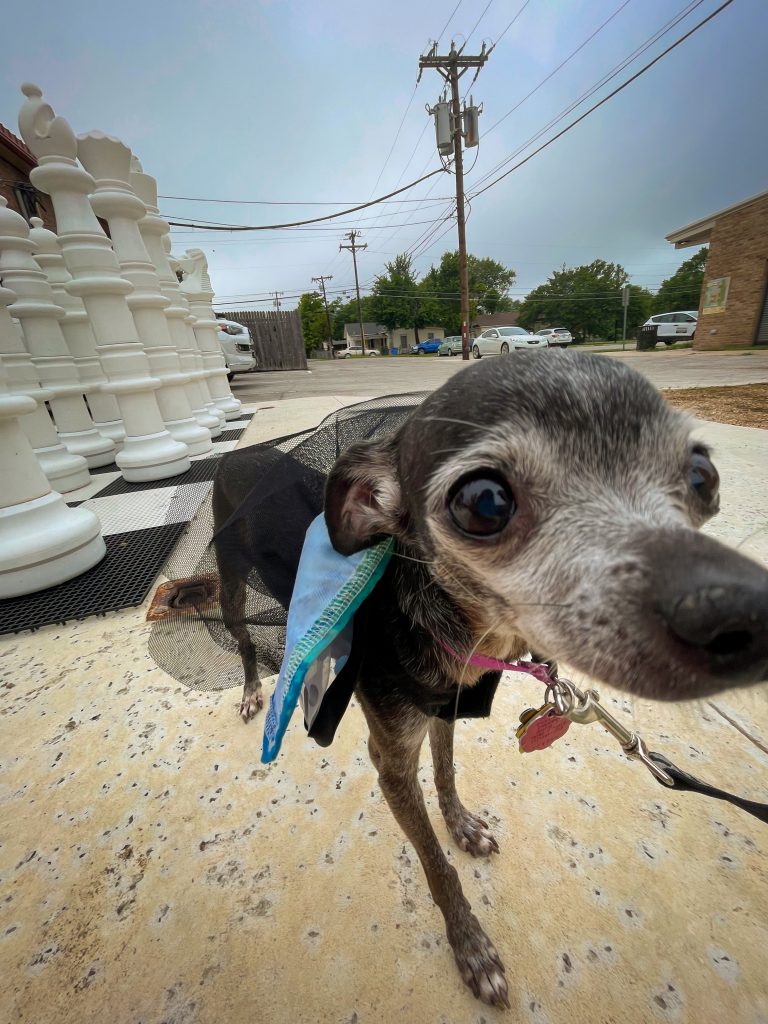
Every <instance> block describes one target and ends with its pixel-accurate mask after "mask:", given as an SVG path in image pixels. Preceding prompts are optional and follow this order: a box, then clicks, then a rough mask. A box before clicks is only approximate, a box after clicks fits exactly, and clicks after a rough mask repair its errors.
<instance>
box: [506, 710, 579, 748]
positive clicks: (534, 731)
mask: <svg viewBox="0 0 768 1024" xmlns="http://www.w3.org/2000/svg"><path fill="white" fill-rule="evenodd" d="M521 717H522V716H521ZM570 727H571V720H570V719H569V718H566V717H565V716H564V715H561V714H558V712H557V709H556V708H554V707H552V705H549V706H547V705H544V707H543V708H541V710H540V711H539V712H536V714H534V715H531V716H530V717H529V718H528V720H527V721H525V722H524V723H523V724H522V725H521V726H520V728H519V729H518V730H517V733H516V735H517V739H518V743H519V746H520V752H521V753H522V754H530V753H531V751H533V750H545V749H546V748H547V747H551V746H552V744H553V743H554V742H555V740H559V739H560V737H561V736H565V734H566V733H567V732H568V730H569V729H570Z"/></svg>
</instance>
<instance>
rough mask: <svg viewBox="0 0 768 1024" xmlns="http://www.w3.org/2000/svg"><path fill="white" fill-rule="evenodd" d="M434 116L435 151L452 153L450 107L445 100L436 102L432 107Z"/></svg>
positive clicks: (445, 153) (444, 153)
mask: <svg viewBox="0 0 768 1024" xmlns="http://www.w3.org/2000/svg"><path fill="white" fill-rule="evenodd" d="M432 113H433V114H434V116H435V139H436V141H437V151H438V153H440V154H441V155H442V156H450V155H451V153H453V133H452V132H451V107H450V104H449V103H446V101H445V100H441V101H440V102H439V103H436V104H435V105H434V107H433V108H432Z"/></svg>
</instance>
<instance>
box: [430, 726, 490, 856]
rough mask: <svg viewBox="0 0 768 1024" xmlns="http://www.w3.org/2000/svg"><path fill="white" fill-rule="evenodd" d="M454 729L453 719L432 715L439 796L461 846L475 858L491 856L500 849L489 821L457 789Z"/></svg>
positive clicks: (434, 767)
mask: <svg viewBox="0 0 768 1024" xmlns="http://www.w3.org/2000/svg"><path fill="white" fill-rule="evenodd" d="M453 728H454V723H453V722H444V721H443V720H442V719H441V718H432V719H430V722H429V745H430V747H431V749H432V768H433V771H434V773H435V786H436V788H437V799H438V801H439V803H440V810H441V811H442V812H443V817H444V818H445V824H446V825H447V826H448V831H449V832H450V833H451V835H452V836H453V838H454V840H455V841H456V844H457V845H458V846H459V848H460V849H462V850H466V852H467V853H471V854H472V856H473V857H488V856H489V855H490V854H492V853H498V852H499V844H498V843H497V842H496V839H495V837H494V835H493V833H492V832H491V831H490V830H489V828H488V823H487V822H486V821H483V819H482V818H479V817H478V816H477V815H476V814H472V812H471V811H468V810H467V809H466V807H465V806H464V805H463V804H462V802H461V800H460V799H459V794H458V793H457V792H456V772H455V769H454V767H453Z"/></svg>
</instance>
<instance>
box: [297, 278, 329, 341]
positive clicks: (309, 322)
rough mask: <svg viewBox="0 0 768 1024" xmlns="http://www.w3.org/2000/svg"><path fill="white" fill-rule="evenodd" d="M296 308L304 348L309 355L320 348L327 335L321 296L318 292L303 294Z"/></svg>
mask: <svg viewBox="0 0 768 1024" xmlns="http://www.w3.org/2000/svg"><path fill="white" fill-rule="evenodd" d="M298 308H299V316H300V317H301V328H302V331H303V332H304V347H305V349H306V350H307V352H308V353H309V352H311V351H312V350H313V349H315V348H321V347H322V343H323V342H324V341H325V340H326V335H327V334H328V327H327V325H326V322H325V308H324V306H323V299H322V296H321V295H319V293H318V292H305V293H304V294H303V295H302V296H301V298H300V299H299V306H298Z"/></svg>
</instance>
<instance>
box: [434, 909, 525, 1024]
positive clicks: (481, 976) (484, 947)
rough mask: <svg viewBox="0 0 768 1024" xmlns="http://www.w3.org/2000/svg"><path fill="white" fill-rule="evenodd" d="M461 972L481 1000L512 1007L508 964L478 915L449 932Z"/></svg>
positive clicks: (466, 982)
mask: <svg viewBox="0 0 768 1024" xmlns="http://www.w3.org/2000/svg"><path fill="white" fill-rule="evenodd" d="M448 941H449V942H450V943H451V947H452V949H453V955H454V956H455V958H456V966H457V967H458V968H459V973H460V974H461V977H462V979H463V981H464V984H465V985H467V986H468V987H469V988H470V989H471V990H472V993H473V995H474V996H475V997H476V998H477V999H481V1000H482V1001H483V1002H484V1003H488V1005H489V1006H505V1007H506V1008H507V1009H509V1008H510V1007H509V989H508V988H507V979H506V976H505V972H504V964H503V963H502V962H501V957H500V956H499V954H498V953H497V952H496V949H495V947H494V945H493V943H492V942H491V940H490V939H489V938H488V936H487V935H486V934H485V932H484V931H483V929H482V928H481V927H480V924H479V923H478V920H477V918H476V917H475V916H474V915H473V914H470V917H469V921H468V922H467V923H466V924H465V925H462V926H460V927H459V928H458V929H456V931H455V933H454V934H453V935H451V934H450V933H449V935H448Z"/></svg>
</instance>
